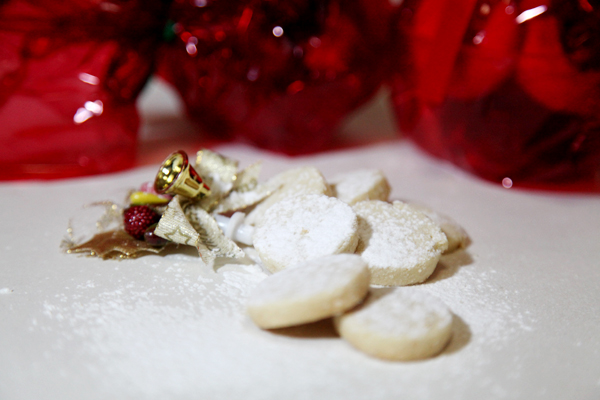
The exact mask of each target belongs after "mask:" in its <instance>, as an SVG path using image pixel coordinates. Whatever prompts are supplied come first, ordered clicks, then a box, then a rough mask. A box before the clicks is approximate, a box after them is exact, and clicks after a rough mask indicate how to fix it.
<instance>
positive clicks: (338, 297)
mask: <svg viewBox="0 0 600 400" xmlns="http://www.w3.org/2000/svg"><path fill="white" fill-rule="evenodd" d="M369 278H370V275H369V270H368V268H367V264H366V263H365V262H364V261H363V260H362V259H361V258H360V257H359V256H357V255H354V254H336V255H332V256H325V257H321V258H316V259H314V260H310V261H307V262H305V263H302V264H300V265H298V266H297V267H295V268H290V269H287V270H285V271H281V272H278V273H276V274H273V275H271V276H269V277H268V278H267V279H265V280H263V281H262V282H261V283H260V284H259V285H258V286H257V287H256V289H255V290H254V291H253V293H252V294H251V295H250V297H249V299H248V306H247V309H248V314H249V315H250V318H252V320H253V321H254V323H256V325H258V326H259V327H261V328H263V329H273V328H283V327H288V326H294V325H300V324H305V323H309V322H314V321H318V320H320V319H324V318H329V317H332V316H334V315H337V314H339V313H341V312H343V311H346V310H348V309H350V308H352V307H354V306H355V305H356V304H358V303H359V302H360V301H362V300H363V299H364V298H365V296H366V294H367V292H368V291H369V281H370V279H369Z"/></svg>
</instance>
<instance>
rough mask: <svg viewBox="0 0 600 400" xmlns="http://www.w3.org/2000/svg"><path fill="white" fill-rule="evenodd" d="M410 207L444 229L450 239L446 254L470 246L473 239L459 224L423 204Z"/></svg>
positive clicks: (412, 204) (411, 204)
mask: <svg viewBox="0 0 600 400" xmlns="http://www.w3.org/2000/svg"><path fill="white" fill-rule="evenodd" d="M398 203H400V204H399V205H400V206H402V204H404V203H402V202H398ZM394 204H396V202H394ZM410 206H411V207H412V208H414V209H416V210H417V211H420V212H422V213H423V214H425V215H427V216H428V217H429V218H431V220H432V221H433V222H435V223H436V224H438V225H439V227H440V228H441V229H442V232H444V234H445V235H446V238H447V239H448V248H447V249H446V251H445V252H444V254H448V253H451V252H453V251H455V250H458V249H462V248H466V247H468V246H469V244H470V242H471V239H470V238H469V235H468V234H467V232H466V231H465V230H464V228H463V227H462V226H460V225H459V224H458V222H456V221H455V220H453V219H452V218H450V217H449V216H447V215H445V214H442V213H439V212H437V211H434V210H432V209H431V208H429V207H427V206H424V205H422V204H415V203H410Z"/></svg>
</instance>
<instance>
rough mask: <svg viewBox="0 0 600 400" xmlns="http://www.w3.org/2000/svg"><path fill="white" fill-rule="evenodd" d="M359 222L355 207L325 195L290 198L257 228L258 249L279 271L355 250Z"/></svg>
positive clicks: (274, 206) (268, 265)
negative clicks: (353, 209)
mask: <svg viewBox="0 0 600 400" xmlns="http://www.w3.org/2000/svg"><path fill="white" fill-rule="evenodd" d="M357 229H358V223H357V218H356V214H355V213H354V211H352V208H351V207H350V206H349V205H348V204H346V203H344V202H342V201H340V200H338V199H336V198H334V197H328V196H325V195H318V194H307V195H300V196H295V197H290V198H287V199H285V200H282V201H280V202H278V203H276V204H274V205H273V206H271V207H270V208H269V210H268V211H267V213H266V214H265V215H264V217H263V219H262V220H261V221H260V222H259V224H258V225H257V226H256V229H255V231H254V238H253V242H254V248H255V249H256V250H257V251H258V254H259V255H260V258H261V260H262V262H263V263H264V265H265V266H266V267H267V268H268V269H269V270H270V271H271V272H276V271H279V270H282V269H284V268H288V267H291V266H293V265H295V264H299V263H301V262H304V261H307V260H311V259H314V258H318V257H322V256H327V255H331V254H339V253H353V252H354V250H355V249H356V245H357V242H358V234H357Z"/></svg>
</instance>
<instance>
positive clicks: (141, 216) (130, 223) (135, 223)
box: [123, 206, 160, 240]
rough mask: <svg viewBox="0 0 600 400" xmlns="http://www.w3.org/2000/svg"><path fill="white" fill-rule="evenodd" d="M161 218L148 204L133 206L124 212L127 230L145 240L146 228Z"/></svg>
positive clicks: (137, 237) (136, 237)
mask: <svg viewBox="0 0 600 400" xmlns="http://www.w3.org/2000/svg"><path fill="white" fill-rule="evenodd" d="M159 220H160V215H159V214H158V213H157V212H156V211H154V210H153V209H152V208H150V207H148V206H131V207H129V208H127V209H125V211H124V212H123V223H124V225H125V231H126V232H127V233H129V234H130V235H131V236H133V237H134V238H135V239H138V240H143V239H144V234H145V233H146V230H147V229H148V228H149V227H150V226H151V225H154V224H156V223H158V221H159Z"/></svg>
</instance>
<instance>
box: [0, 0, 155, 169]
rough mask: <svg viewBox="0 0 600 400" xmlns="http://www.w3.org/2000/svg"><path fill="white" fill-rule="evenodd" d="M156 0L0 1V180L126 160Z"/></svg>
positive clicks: (130, 156) (148, 61) (132, 145)
mask: <svg viewBox="0 0 600 400" xmlns="http://www.w3.org/2000/svg"><path fill="white" fill-rule="evenodd" d="M165 11H166V10H165V4H164V3H163V2H162V1H160V0H149V1H141V0H129V1H126V0H115V1H111V2H91V1H87V0H67V1H52V0H41V1H34V0H7V1H3V2H0V60H1V61H0V127H1V128H0V141H1V143H2V146H0V179H21V178H60V177H66V176H76V175H87V174H94V173H103V172H109V171H115V170H119V169H123V168H127V167H130V166H132V165H133V163H134V161H135V152H136V136H137V129H138V116H137V113H136V110H135V100H136V96H137V95H138V93H139V92H140V90H141V88H142V86H143V85H144V83H145V82H146V80H147V78H148V77H149V75H150V73H151V71H152V65H153V59H154V53H155V49H156V48H157V44H158V42H159V40H160V39H161V35H162V31H163V26H164V20H165V18H166V17H165V15H164V14H165Z"/></svg>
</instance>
